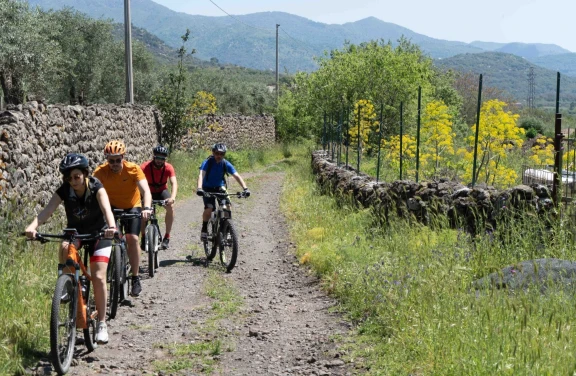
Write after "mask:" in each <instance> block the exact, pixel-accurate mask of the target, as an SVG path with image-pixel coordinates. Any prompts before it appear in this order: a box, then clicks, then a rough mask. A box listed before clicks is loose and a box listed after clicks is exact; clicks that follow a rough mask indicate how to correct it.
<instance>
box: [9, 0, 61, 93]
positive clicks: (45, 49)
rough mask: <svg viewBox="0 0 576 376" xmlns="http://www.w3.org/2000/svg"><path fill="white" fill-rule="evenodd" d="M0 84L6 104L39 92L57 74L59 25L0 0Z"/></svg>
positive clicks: (14, 1) (22, 5)
mask: <svg viewBox="0 0 576 376" xmlns="http://www.w3.org/2000/svg"><path fill="white" fill-rule="evenodd" d="M0 20H2V22H0V85H1V86H2V91H3V92H4V98H5V100H6V103H7V104H20V103H22V102H23V101H24V100H25V96H26V94H28V93H30V92H36V93H40V94H41V93H42V92H43V91H44V89H45V88H46V87H47V86H49V84H48V83H49V82H50V81H51V78H52V77H53V76H54V75H55V74H56V67H57V65H58V62H59V56H60V46H59V45H58V44H57V43H56V42H55V41H54V38H53V36H54V34H55V33H57V32H58V27H59V26H58V25H54V23H52V22H50V20H49V19H48V18H47V17H46V16H45V14H44V13H42V12H41V11H40V10H38V9H33V10H30V9H29V8H28V5H27V3H25V2H21V1H18V0H0Z"/></svg>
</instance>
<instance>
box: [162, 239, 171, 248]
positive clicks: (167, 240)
mask: <svg viewBox="0 0 576 376" xmlns="http://www.w3.org/2000/svg"><path fill="white" fill-rule="evenodd" d="M168 243H170V238H164V240H162V249H168V247H169V245H168Z"/></svg>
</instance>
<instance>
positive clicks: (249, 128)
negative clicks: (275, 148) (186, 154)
mask: <svg viewBox="0 0 576 376" xmlns="http://www.w3.org/2000/svg"><path fill="white" fill-rule="evenodd" d="M275 141H276V123H275V120H274V117H273V116H269V115H255V116H244V115H209V116H205V117H203V118H202V124H201V126H200V128H199V130H198V131H194V132H192V131H191V132H189V134H188V135H187V136H186V137H184V139H183V140H182V144H181V146H182V147H183V148H186V149H198V148H201V149H208V148H210V147H211V146H212V145H214V144H215V143H217V142H223V143H225V144H226V145H227V146H228V148H229V149H230V150H238V149H242V148H260V147H265V146H270V145H272V144H274V142H275Z"/></svg>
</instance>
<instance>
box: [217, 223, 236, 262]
mask: <svg viewBox="0 0 576 376" xmlns="http://www.w3.org/2000/svg"><path fill="white" fill-rule="evenodd" d="M223 222H224V223H222V229H221V231H220V244H219V250H220V262H221V263H222V265H223V266H224V267H225V268H226V272H228V273H230V272H231V271H232V269H233V268H234V266H235V265H236V259H237V258H238V234H237V233H236V228H235V227H234V223H232V220H230V219H227V220H224V221H223Z"/></svg>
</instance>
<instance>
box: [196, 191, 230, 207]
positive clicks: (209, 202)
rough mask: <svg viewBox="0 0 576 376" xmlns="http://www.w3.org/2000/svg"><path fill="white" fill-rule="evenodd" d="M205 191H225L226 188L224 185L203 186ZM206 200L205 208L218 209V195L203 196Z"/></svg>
mask: <svg viewBox="0 0 576 376" xmlns="http://www.w3.org/2000/svg"><path fill="white" fill-rule="evenodd" d="M203 190H204V192H208V193H224V192H226V188H224V187H213V188H203ZM202 199H203V200H204V209H208V208H210V209H216V197H202Z"/></svg>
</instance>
